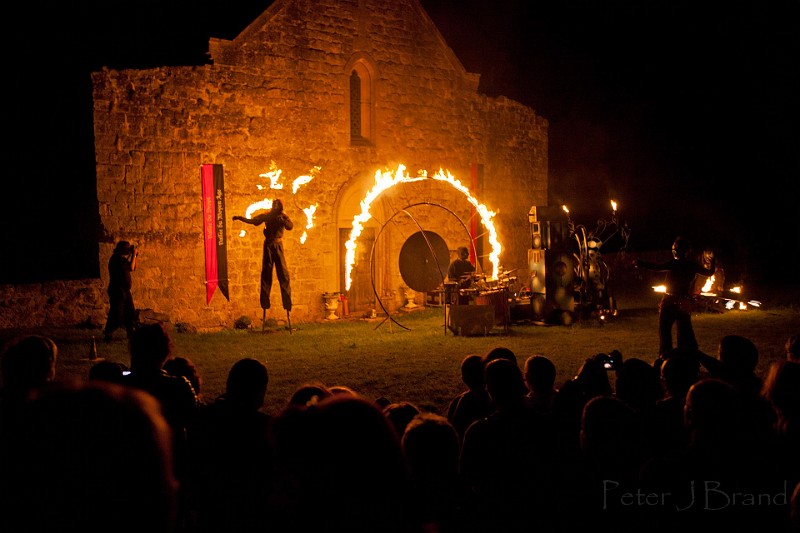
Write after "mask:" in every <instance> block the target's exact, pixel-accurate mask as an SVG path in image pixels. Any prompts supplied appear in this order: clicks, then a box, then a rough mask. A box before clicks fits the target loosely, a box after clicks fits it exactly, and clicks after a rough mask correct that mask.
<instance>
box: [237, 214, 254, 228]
mask: <svg viewBox="0 0 800 533" xmlns="http://www.w3.org/2000/svg"><path fill="white" fill-rule="evenodd" d="M233 220H238V221H239V222H244V223H245V224H252V225H253V226H258V225H259V224H261V220H259V219H258V217H256V218H247V217H243V216H241V215H234V217H233Z"/></svg>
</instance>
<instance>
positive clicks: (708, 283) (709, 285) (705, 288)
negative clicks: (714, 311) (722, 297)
mask: <svg viewBox="0 0 800 533" xmlns="http://www.w3.org/2000/svg"><path fill="white" fill-rule="evenodd" d="M712 288H714V276H713V275H712V276H711V277H710V278H708V279H707V280H706V282H705V284H704V285H703V288H702V289H700V293H701V294H703V295H706V296H716V295H715V294H714V293H712V292H710V291H711V289H712Z"/></svg>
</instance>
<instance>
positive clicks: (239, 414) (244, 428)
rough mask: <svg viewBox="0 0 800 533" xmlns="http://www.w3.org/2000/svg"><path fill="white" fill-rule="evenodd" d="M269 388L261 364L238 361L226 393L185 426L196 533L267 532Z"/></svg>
mask: <svg viewBox="0 0 800 533" xmlns="http://www.w3.org/2000/svg"><path fill="white" fill-rule="evenodd" d="M268 383H269V373H268V371H267V367H266V366H265V365H264V364H263V363H261V362H260V361H258V360H256V359H241V360H239V361H237V362H236V363H234V364H233V366H232V367H231V369H230V372H229V373H228V379H227V383H226V388H225V393H224V394H222V395H221V396H220V397H218V398H216V399H215V401H214V402H212V403H210V404H208V405H206V406H203V407H202V408H201V410H200V413H199V415H198V416H197V418H196V420H195V422H194V423H192V424H191V425H190V426H189V431H188V457H189V459H188V469H187V470H188V472H189V475H190V479H191V481H190V489H189V490H190V493H191V499H192V505H193V508H194V509H195V511H196V523H197V528H196V529H197V532H198V533H204V532H215V531H231V532H234V531H236V532H248V531H258V530H261V529H265V528H266V523H265V520H266V518H267V517H268V513H267V511H266V510H265V508H264V506H265V503H266V502H267V500H268V498H269V495H270V490H271V486H272V482H273V480H274V474H273V465H272V453H271V441H270V423H271V417H270V416H269V415H268V414H266V413H264V412H263V411H261V409H262V407H263V405H264V398H265V396H266V393H267V384H268Z"/></svg>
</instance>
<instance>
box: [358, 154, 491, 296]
mask: <svg viewBox="0 0 800 533" xmlns="http://www.w3.org/2000/svg"><path fill="white" fill-rule="evenodd" d="M405 170H406V167H405V165H399V166H398V167H397V171H396V172H395V173H394V174H392V173H391V172H390V171H386V172H383V173H381V171H380V170H378V171H376V172H375V186H374V187H373V188H372V189H371V190H370V191H369V192H368V193H367V195H366V196H365V197H364V199H363V200H361V213H359V214H358V215H356V216H355V217H354V218H353V229H352V230H351V231H350V239H349V240H348V241H347V242H346V243H345V249H346V250H347V251H346V254H345V290H350V285H351V284H352V281H353V280H352V277H351V274H352V272H353V265H354V263H355V257H356V240H357V239H358V237H359V235H361V232H362V231H363V229H364V224H365V223H366V222H367V221H368V220H369V219H370V218H372V215H371V214H370V212H369V209H370V206H371V205H372V202H373V201H374V200H375V199H376V198H377V197H378V196H379V195H380V194H381V193H382V192H383V191H385V190H387V189H389V188H391V187H394V186H395V185H397V184H399V183H412V182H415V181H422V180H426V179H434V180H437V181H443V182H446V183H448V184H450V185H451V186H453V187H454V188H455V189H457V190H458V191H460V192H461V193H463V194H464V196H465V197H466V199H467V201H468V202H469V203H471V204H472V205H473V206H474V207H475V210H476V211H477V212H478V214H479V215H480V217H481V222H482V223H483V225H484V227H486V229H487V230H488V232H489V243H490V244H491V247H492V251H491V253H490V254H489V261H490V262H491V263H492V276H491V277H492V279H496V278H497V275H498V271H499V261H498V259H499V256H500V251H501V249H502V248H501V246H500V243H499V242H498V240H497V232H496V230H495V228H494V223H493V222H492V217H494V215H495V214H496V213H495V212H494V211H490V210H489V209H487V208H486V206H485V205H483V204H481V203H479V202H478V201H477V200H476V199H475V198H474V197H473V196H472V195H471V194H470V192H469V189H468V188H467V187H465V186H464V185H462V184H461V182H460V181H459V180H457V179H455V178H454V177H453V175H452V174H450V172H449V171H444V170H442V169H439V172H437V173H436V174H434V175H433V176H428V175H427V172H425V171H421V172H420V175H419V176H418V177H415V178H412V177H411V176H409V175H408V174H407V173H406V171H405Z"/></svg>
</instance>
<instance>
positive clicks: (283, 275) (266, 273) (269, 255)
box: [233, 199, 294, 316]
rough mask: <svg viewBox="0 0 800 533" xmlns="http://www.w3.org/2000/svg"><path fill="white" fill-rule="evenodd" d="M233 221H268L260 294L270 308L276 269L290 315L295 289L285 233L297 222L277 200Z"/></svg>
mask: <svg viewBox="0 0 800 533" xmlns="http://www.w3.org/2000/svg"><path fill="white" fill-rule="evenodd" d="M233 220H238V221H240V222H244V223H245V224H251V225H253V226H259V225H261V224H264V251H263V256H262V259H261V292H260V295H259V299H260V303H261V309H263V310H264V313H266V310H267V309H269V308H270V298H269V295H270V291H271V290H272V271H273V269H274V270H275V274H276V276H277V277H278V285H279V286H280V289H281V301H282V303H283V308H284V309H285V310H286V313H287V316H288V314H289V312H290V311H291V310H292V288H291V283H290V280H289V267H288V265H287V264H286V257H285V256H284V254H283V232H284V230H291V229H292V228H294V223H293V222H292V220H291V219H290V218H289V216H288V215H287V214H286V213H284V211H283V202H282V201H281V200H278V199H276V200H274V201H273V202H272V208H271V209H270V210H269V211H267V212H266V213H259V214H258V215H256V216H254V217H253V218H246V217H243V216H239V215H236V216H234V217H233Z"/></svg>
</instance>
